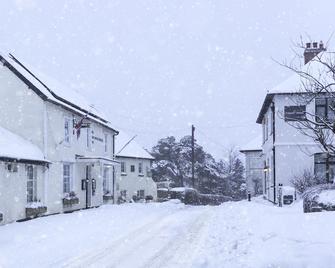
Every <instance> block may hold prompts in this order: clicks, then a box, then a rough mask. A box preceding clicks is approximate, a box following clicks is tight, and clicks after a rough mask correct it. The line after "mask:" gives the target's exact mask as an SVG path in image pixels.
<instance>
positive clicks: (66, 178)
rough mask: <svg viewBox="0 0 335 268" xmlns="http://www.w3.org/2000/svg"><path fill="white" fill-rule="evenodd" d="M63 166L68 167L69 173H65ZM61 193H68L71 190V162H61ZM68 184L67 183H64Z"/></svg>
mask: <svg viewBox="0 0 335 268" xmlns="http://www.w3.org/2000/svg"><path fill="white" fill-rule="evenodd" d="M65 166H68V167H69V174H65ZM62 174H63V193H64V194H68V193H70V192H72V191H73V188H74V187H73V185H74V184H73V164H72V163H63V173H62ZM65 184H68V185H65Z"/></svg>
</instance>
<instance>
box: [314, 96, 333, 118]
mask: <svg viewBox="0 0 335 268" xmlns="http://www.w3.org/2000/svg"><path fill="white" fill-rule="evenodd" d="M334 109H335V98H317V99H315V120H316V122H331V123H333V122H334V121H335V112H334Z"/></svg>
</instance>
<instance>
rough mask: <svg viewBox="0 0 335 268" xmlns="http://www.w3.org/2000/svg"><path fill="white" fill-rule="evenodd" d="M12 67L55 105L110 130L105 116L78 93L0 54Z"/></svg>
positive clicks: (21, 62) (14, 59)
mask: <svg viewBox="0 0 335 268" xmlns="http://www.w3.org/2000/svg"><path fill="white" fill-rule="evenodd" d="M0 56H1V57H2V58H4V59H5V60H6V61H7V62H8V63H9V64H10V65H11V66H12V67H14V68H15V69H16V70H17V71H18V72H19V73H20V74H21V75H22V76H23V77H25V78H26V79H27V80H28V81H29V82H30V83H32V84H33V86H34V87H36V88H37V89H38V90H39V91H40V92H41V94H42V95H44V97H45V98H46V99H48V100H50V101H53V102H55V103H59V104H61V105H62V106H65V107H67V108H69V109H71V110H74V111H76V112H78V113H81V114H86V113H87V114H88V117H89V118H90V119H93V120H95V121H98V122H99V123H101V124H103V125H105V126H106V127H109V128H112V127H111V125H110V123H109V122H108V120H107V119H106V116H105V115H104V114H103V113H102V112H100V111H98V110H97V109H96V108H95V107H94V106H93V105H92V104H90V103H89V102H88V101H87V100H86V98H84V97H83V96H82V95H81V94H80V93H79V92H77V91H75V90H73V89H71V88H69V87H67V86H65V85H63V84H62V83H60V82H59V81H57V80H55V79H54V78H52V77H49V76H48V75H46V74H44V73H42V72H40V71H38V70H36V69H35V68H34V67H32V66H30V65H29V64H27V63H24V62H23V61H21V60H20V61H18V60H17V59H16V58H15V57H14V56H12V55H11V54H10V55H9V56H6V54H0Z"/></svg>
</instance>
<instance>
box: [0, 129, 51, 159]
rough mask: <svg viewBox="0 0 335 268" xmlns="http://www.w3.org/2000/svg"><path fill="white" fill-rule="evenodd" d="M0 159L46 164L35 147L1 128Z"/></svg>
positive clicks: (40, 152)
mask: <svg viewBox="0 0 335 268" xmlns="http://www.w3.org/2000/svg"><path fill="white" fill-rule="evenodd" d="M0 158H9V159H14V160H18V161H24V160H28V161H38V162H48V161H47V160H45V158H44V155H43V153H42V151H41V150H40V149H39V148H38V147H37V146H36V145H34V144H33V143H31V142H30V141H28V140H26V139H24V138H22V137H20V136H18V135H16V134H14V133H12V132H11V131H9V130H7V129H5V128H3V127H0Z"/></svg>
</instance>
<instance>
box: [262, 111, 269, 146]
mask: <svg viewBox="0 0 335 268" xmlns="http://www.w3.org/2000/svg"><path fill="white" fill-rule="evenodd" d="M267 139H268V119H267V117H266V116H264V118H263V143H265V142H266V141H267Z"/></svg>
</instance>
